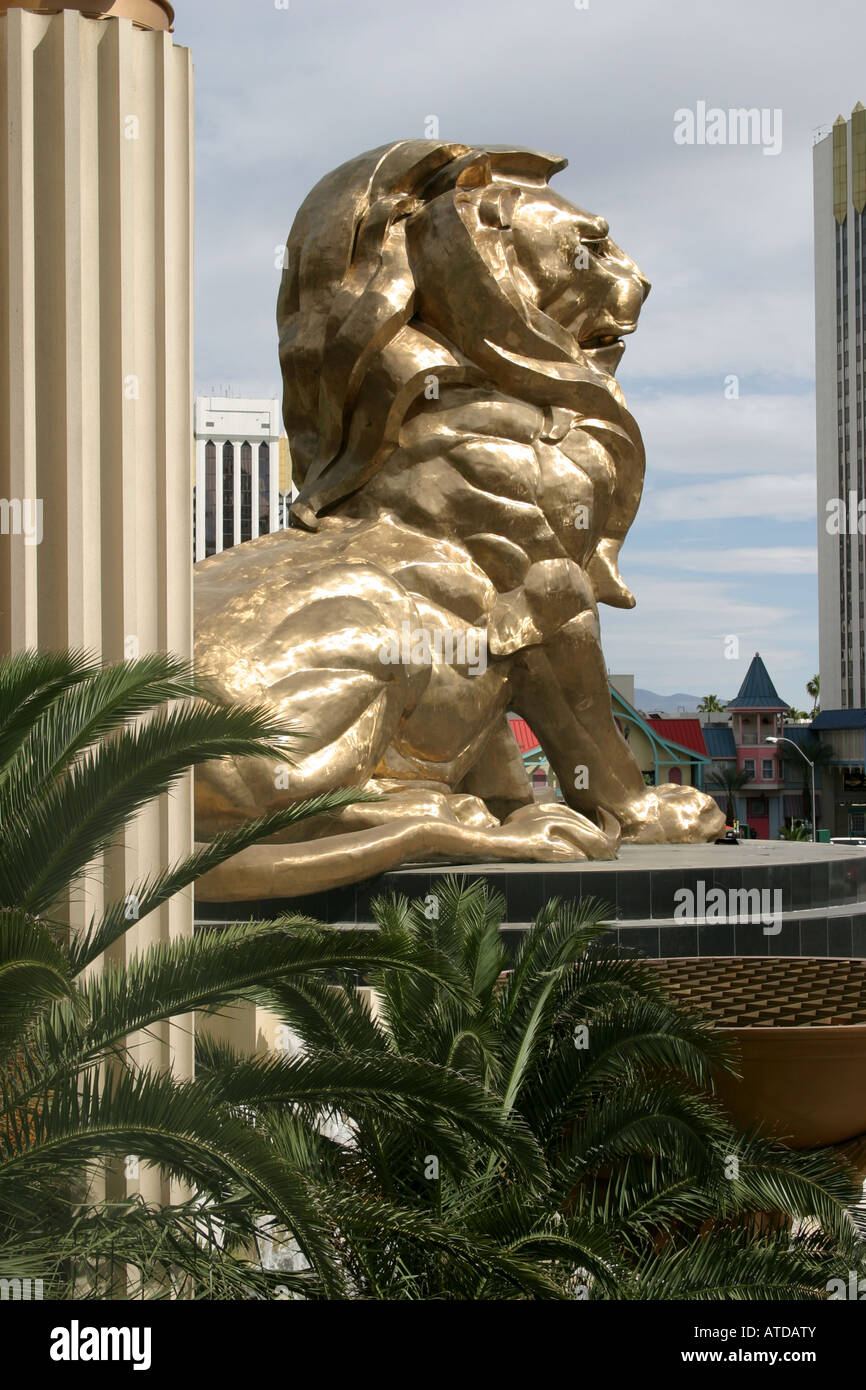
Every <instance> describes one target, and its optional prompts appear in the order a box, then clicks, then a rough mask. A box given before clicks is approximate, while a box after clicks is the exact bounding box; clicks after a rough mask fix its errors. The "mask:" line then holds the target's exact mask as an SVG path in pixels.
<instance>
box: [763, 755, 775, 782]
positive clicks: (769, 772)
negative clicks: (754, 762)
mask: <svg viewBox="0 0 866 1390" xmlns="http://www.w3.org/2000/svg"><path fill="white" fill-rule="evenodd" d="M761 777H762V778H763V780H764V781H765V782H774V781H775V779H776V775H775V772H774V771H773V759H772V758H764V759H762V761H761Z"/></svg>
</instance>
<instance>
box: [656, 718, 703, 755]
mask: <svg viewBox="0 0 866 1390" xmlns="http://www.w3.org/2000/svg"><path fill="white" fill-rule="evenodd" d="M646 722H647V723H648V724H649V726H650V728H651V729H652V730H653V732H654V733H657V734H658V735H659V737H660V738H664V739H667V740H668V741H669V742H670V743H678V744H679V745H680V747H681V748H690V749H691V750H692V752H693V753H701V754H702V755H703V756H704V757H705V758H706V757H709V754H708V753H707V745H706V744H705V743H704V733H703V730H702V728H701V721H700V719H648V720H647V721H646Z"/></svg>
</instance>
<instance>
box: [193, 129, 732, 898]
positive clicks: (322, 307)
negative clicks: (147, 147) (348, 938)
mask: <svg viewBox="0 0 866 1390" xmlns="http://www.w3.org/2000/svg"><path fill="white" fill-rule="evenodd" d="M565 163H566V161H565V160H564V159H556V158H553V157H551V156H548V155H544V154H540V153H537V152H535V151H532V150H523V149H510V148H505V147H499V146H491V147H488V148H484V149H480V148H478V149H477V148H472V147H470V146H467V145H458V144H446V143H441V142H439V141H432V140H406V141H401V142H399V143H397V144H394V145H388V146H385V147H383V148H381V149H378V150H373V151H372V152H370V153H368V154H364V155H361V156H360V157H359V158H357V159H355V160H352V161H351V162H350V163H348V164H345V165H343V166H342V167H341V168H339V169H337V170H335V171H334V172H333V173H331V174H329V175H328V176H327V177H326V178H324V179H322V181H321V182H320V183H319V184H318V185H317V186H316V187H315V188H314V189H313V191H312V193H311V194H310V196H309V197H308V198H307V200H306V201H305V203H304V204H303V206H302V207H301V209H300V211H299V213H298V215H297V218H296V219H295V223H294V226H293V228H292V232H291V235H290V237H289V242H288V248H287V262H286V270H285V273H284V276H283V283H282V287H281V291H280V297H279V307H278V323H279V332H280V359H281V363H282V369H283V379H284V386H285V420H286V427H287V430H288V433H289V439H290V443H291V449H292V458H293V462H294V471H295V477H296V480H297V481H298V482H299V484H300V488H301V490H300V495H299V497H298V500H297V502H296V505H295V507H294V509H293V529H291V530H288V531H283V532H278V533H275V534H273V535H269V536H265V537H262V538H261V539H259V540H256V541H252V542H249V543H247V544H244V545H240V546H237V547H235V548H234V549H230V550H228V551H225V552H224V553H222V554H220V555H215V556H213V557H211V558H210V559H208V560H205V561H203V562H202V563H201V564H199V565H198V566H197V570H196V574H197V579H196V623H197V626H196V633H197V639H196V650H197V661H198V664H199V666H200V668H202V669H204V670H207V671H208V672H210V673H212V674H213V676H214V678H215V681H216V683H217V685H218V688H219V689H220V691H221V693H222V694H223V695H224V696H225V697H227V698H229V699H233V700H244V701H246V700H250V699H256V700H259V701H264V702H267V703H268V704H270V705H271V706H272V707H273V708H274V710H275V711H277V712H279V713H280V714H282V715H284V716H285V717H286V718H287V719H291V721H292V722H293V724H294V725H295V726H296V727H298V728H299V729H301V730H303V731H305V732H306V733H307V734H308V735H310V737H308V738H307V739H306V740H305V741H304V742H303V743H302V744H301V745H300V751H299V752H298V753H297V754H294V752H293V757H294V761H293V762H292V763H291V764H290V765H289V766H287V767H286V768H280V767H277V768H275V767H273V766H272V765H271V764H263V763H262V762H243V761H236V762H234V763H231V762H229V763H217V764H213V765H209V766H208V767H206V768H205V769H204V770H203V771H202V772H201V773H200V774H199V775H198V777H197V780H196V816H197V832H198V836H199V838H200V839H207V838H209V837H210V836H212V835H214V834H216V833H217V832H219V831H220V830H223V829H226V828H228V827H230V826H233V825H236V824H238V823H239V822H242V821H243V820H245V819H248V818H251V817H254V816H258V815H261V814H263V813H265V812H268V811H272V810H276V809H278V808H279V807H281V806H284V805H285V804H286V800H287V798H288V799H299V798H305V797H309V796H313V795H315V794H317V793H321V792H326V791H329V790H332V789H334V788H336V787H343V786H350V787H359V788H367V789H368V790H370V791H375V792H377V793H380V794H381V799H380V800H379V801H377V802H374V803H363V804H356V805H354V806H351V807H348V808H347V809H344V810H343V811H341V812H340V813H338V814H336V815H332V816H328V817H321V818H320V819H319V820H318V821H317V822H305V823H303V824H301V825H300V826H299V827H298V828H297V830H296V831H295V832H290V833H287V834H286V835H285V836H284V837H282V838H281V840H280V842H279V843H274V842H268V843H266V844H262V845H259V846H256V847H254V848H252V849H249V850H247V851H246V852H244V853H243V854H241V855H238V856H237V857H236V858H235V859H233V860H232V861H231V863H230V864H229V865H227V866H226V867H225V868H224V869H221V870H218V871H216V872H215V873H214V874H211V875H209V876H208V877H207V878H206V879H205V880H203V882H202V884H201V896H202V897H204V898H206V899H211V900H214V899H225V900H237V899H253V898H267V897H292V896H297V895H302V894H305V893H311V892H315V891H317V890H320V889H323V888H328V887H332V886H337V885H341V884H346V883H352V882H356V881H358V880H362V879H366V878H369V877H370V876H372V875H374V874H377V873H380V872H382V871H383V870H386V869H390V868H393V867H395V866H397V865H400V864H405V863H408V862H416V863H417V862H433V861H438V862H443V861H449V860H450V861H451V862H457V863H460V862H466V861H469V860H472V861H478V860H518V861H519V860H542V861H545V860H546V861H550V860H569V859H572V860H574V859H586V858H590V859H611V858H613V857H614V856H615V855H616V852H617V848H618V846H619V844H620V841H621V840H623V839H624V840H632V841H635V840H636V841H640V842H642V843H647V842H663V841H687V840H691V841H696V840H708V839H714V838H715V836H716V835H717V834H718V833H719V831H720V830H721V829H722V828H723V825H724V818H723V816H722V814H721V812H720V811H719V809H718V807H717V805H716V803H715V802H714V801H713V800H711V799H710V798H709V797H707V796H705V795H704V794H703V793H701V792H700V791H698V790H696V789H694V788H692V787H681V786H673V785H669V786H661V787H654V788H648V787H647V786H646V785H645V783H644V780H643V776H642V774H641V771H640V769H639V767H638V765H637V763H636V762H635V760H634V758H633V756H632V754H631V752H630V751H629V747H628V745H627V743H626V742H625V740H624V739H623V738H622V736H621V735H620V733H619V731H618V730H617V727H616V724H615V722H614V719H613V715H612V712H611V702H610V693H609V688H608V681H607V675H606V669H605V662H604V657H603V654H602V649H601V643H600V637H599V624H598V612H597V604H598V603H608V604H614V605H616V606H619V607H631V606H632V605H633V603H634V599H633V598H632V596H631V594H630V593H629V591H628V589H627V588H626V586H625V584H624V583H623V581H622V579H621V577H620V574H619V570H618V564H617V560H618V553H619V549H620V546H621V544H622V542H623V540H624V538H625V536H626V533H627V531H628V529H629V526H630V525H631V522H632V520H633V518H634V516H635V512H636V510H637V506H638V502H639V500H640V495H641V488H642V483H643V472H644V453H643V447H642V443H641V438H640V433H639V431H638V429H637V426H636V424H635V422H634V420H633V419H632V417H631V415H630V414H629V413H628V411H627V409H626V406H625V401H624V398H623V394H622V391H621V389H620V388H619V386H618V385H617V383H616V381H615V378H614V372H615V370H616V366H617V364H618V362H619V360H620V357H621V355H622V353H623V350H624V343H623V336H624V335H625V334H627V333H632V332H633V331H634V329H635V327H636V324H637V318H638V313H639V311H640V308H641V305H642V304H643V301H644V299H645V298H646V296H647V293H648V292H649V284H648V282H647V281H646V280H645V279H644V277H643V275H642V274H641V273H640V271H639V270H638V267H637V266H636V265H635V264H634V262H633V261H632V260H630V259H629V257H628V256H627V255H625V254H624V252H623V251H621V250H620V248H619V247H618V246H617V245H616V244H615V243H614V242H613V241H612V240H611V239H610V237H609V235H608V226H607V223H606V222H605V221H604V220H603V218H601V217H595V216H592V215H590V214H589V213H586V212H583V211H581V210H580V209H579V208H577V207H574V206H572V205H571V204H570V203H568V202H566V201H565V199H563V198H561V197H560V196H559V195H558V194H556V193H554V192H553V191H552V190H551V189H550V187H549V179H550V177H551V175H552V174H554V173H556V172H557V171H558V170H560V169H562V168H563V167H564V166H565ZM509 710H512V711H516V712H518V713H520V714H522V715H524V716H525V717H526V718H527V719H528V720H529V721H530V723H531V725H532V728H533V729H534V730H535V732H536V734H537V735H538V738H539V740H540V742H541V746H542V748H543V749H544V752H545V754H546V756H547V758H548V759H549V761H550V764H551V766H552V768H553V769H554V771H555V773H556V775H557V777H558V779H559V783H560V786H561V788H562V792H563V795H564V797H565V802H566V804H565V805H561V804H556V803H552V804H543V803H542V804H538V803H536V802H535V800H534V798H533V793H532V787H531V784H530V782H529V780H528V777H527V775H526V772H525V770H524V767H523V763H522V760H521V757H520V754H519V752H518V749H517V745H516V743H515V740H514V738H513V736H512V734H511V732H510V730H509V726H508V718H507V716H508V712H509Z"/></svg>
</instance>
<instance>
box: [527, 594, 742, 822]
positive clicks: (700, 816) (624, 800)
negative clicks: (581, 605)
mask: <svg viewBox="0 0 866 1390" xmlns="http://www.w3.org/2000/svg"><path fill="white" fill-rule="evenodd" d="M512 680H513V683H514V689H515V704H516V705H517V708H518V709H520V711H521V712H522V713H525V714H526V717H527V718H528V719H530V720H531V722H532V727H533V728H534V729H535V731H536V733H537V734H538V737H539V739H540V741H541V745H542V747H543V748H544V751H545V753H546V754H547V756H548V758H549V759H550V764H551V767H552V768H553V770H554V772H555V773H556V775H557V777H558V778H559V783H560V786H561V788H562V792H563V796H564V797H565V799H566V801H567V803H568V804H569V805H570V806H573V807H574V808H575V809H576V810H578V811H582V812H583V813H584V814H586V815H591V814H592V813H593V812H594V811H595V810H597V809H603V810H605V811H607V812H609V813H610V814H611V815H613V816H615V817H616V819H617V821H618V822H619V824H620V826H621V828H622V836H623V839H624V840H629V841H633V842H638V843H641V844H650V843H655V844H664V843H677V842H700V841H704V840H710V839H715V837H716V836H717V835H718V834H720V833H721V832H722V831H723V830H724V816H723V815H722V813H721V811H720V810H719V808H718V806H717V805H716V803H715V801H713V799H712V797H709V796H707V795H706V794H705V793H704V792H701V791H699V790H698V789H697V788H696V787H680V786H674V785H673V784H668V785H665V786H660V787H647V786H646V784H645V783H644V779H643V774H642V772H641V770H640V768H639V767H638V765H637V762H636V760H635V758H634V755H633V754H632V751H631V749H630V748H629V746H628V744H627V743H626V741H625V739H624V738H623V737H622V734H621V733H620V732H619V729H618V728H617V726H616V722H615V720H614V717H613V710H612V707H611V700H610V687H609V685H608V678H607V670H606V667H605V664H604V657H603V654H602V650H601V644H600V640H599V632H598V620H597V618H596V616H595V614H594V613H592V612H590V611H587V612H585V613H583V614H581V615H580V617H579V618H575V619H574V620H573V621H572V622H570V623H569V624H568V625H567V626H566V627H564V628H563V629H562V630H561V631H560V632H559V633H558V634H557V635H556V636H555V637H553V638H552V639H550V640H548V641H547V642H546V643H544V645H543V646H540V647H535V648H531V649H529V650H527V651H526V652H524V653H522V654H521V656H520V658H519V660H518V661H517V662H516V663H515V666H514V668H513V671H512Z"/></svg>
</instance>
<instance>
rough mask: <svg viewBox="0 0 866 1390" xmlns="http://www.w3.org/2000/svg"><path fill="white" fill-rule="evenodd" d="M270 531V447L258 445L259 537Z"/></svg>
mask: <svg viewBox="0 0 866 1390" xmlns="http://www.w3.org/2000/svg"><path fill="white" fill-rule="evenodd" d="M270 529H271V447H270V445H269V444H260V445H259V535H260V536H266V535H267V534H268V532H269V531H270Z"/></svg>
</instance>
